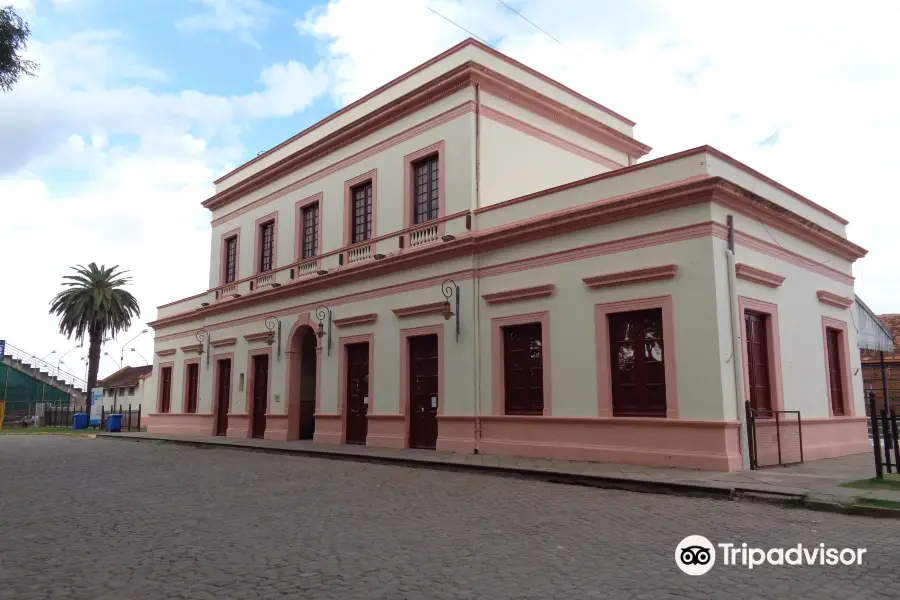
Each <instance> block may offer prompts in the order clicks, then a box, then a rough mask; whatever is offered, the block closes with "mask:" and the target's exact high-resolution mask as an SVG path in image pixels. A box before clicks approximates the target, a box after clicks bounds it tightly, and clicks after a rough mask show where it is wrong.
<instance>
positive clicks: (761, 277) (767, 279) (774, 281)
mask: <svg viewBox="0 0 900 600" xmlns="http://www.w3.org/2000/svg"><path fill="white" fill-rule="evenodd" d="M734 272H735V276H736V277H737V278H738V279H744V280H746V281H752V282H753V283H758V284H760V285H764V286H766V287H770V288H777V287H779V286H780V285H781V284H782V283H784V277H782V276H781V275H776V274H775V273H770V272H768V271H763V270H762V269H757V268H756V267H751V266H750V265H747V264H744V263H738V264H736V265H734Z"/></svg>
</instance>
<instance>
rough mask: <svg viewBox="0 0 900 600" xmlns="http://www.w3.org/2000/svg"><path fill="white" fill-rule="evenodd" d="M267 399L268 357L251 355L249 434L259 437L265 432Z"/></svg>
mask: <svg viewBox="0 0 900 600" xmlns="http://www.w3.org/2000/svg"><path fill="white" fill-rule="evenodd" d="M268 399H269V357H268V356H266V355H265V354H263V355H259V356H254V357H253V409H252V410H253V412H252V413H251V415H250V431H251V433H250V435H252V436H253V437H255V438H261V437H263V436H265V434H266V404H267V401H268Z"/></svg>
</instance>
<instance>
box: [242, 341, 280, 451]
mask: <svg viewBox="0 0 900 600" xmlns="http://www.w3.org/2000/svg"><path fill="white" fill-rule="evenodd" d="M254 356H267V357H268V359H269V369H268V371H269V373H268V374H269V382H268V383H267V384H266V411H265V412H266V414H269V411H270V410H271V408H270V406H269V405H270V402H271V398H272V372H273V371H274V370H275V369H274V368H272V349H271V348H262V349H256V350H247V387H246V388H244V392H245V396H244V398H245V399H244V402H245V404H244V406H246V407H247V433H246V437H248V438H252V437H253V384H254V381H253V380H254V378H255V372H254V371H255V369H254V368H253V357H254ZM266 425H268V421H267V422H266ZM267 429H268V427H267ZM263 436H265V433H263Z"/></svg>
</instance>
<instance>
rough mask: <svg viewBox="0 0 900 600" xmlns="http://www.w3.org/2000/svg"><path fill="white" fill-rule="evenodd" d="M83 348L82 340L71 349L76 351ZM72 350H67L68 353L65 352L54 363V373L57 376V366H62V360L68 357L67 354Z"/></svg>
mask: <svg viewBox="0 0 900 600" xmlns="http://www.w3.org/2000/svg"><path fill="white" fill-rule="evenodd" d="M83 346H84V340H82V341H81V343H80V344H78V345H77V346H75V347H74V348H72V350H77V349H78V348H82V347H83ZM72 350H69V351H68V352H66V353H65V354H63V355H62V356H60V357H59V360H58V361H56V372H57V374H58V373H59V365H61V364H63V359H64V358H65V357H66V356H68V355H69V353H70V352H72Z"/></svg>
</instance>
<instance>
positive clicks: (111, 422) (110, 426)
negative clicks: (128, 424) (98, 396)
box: [106, 414, 122, 433]
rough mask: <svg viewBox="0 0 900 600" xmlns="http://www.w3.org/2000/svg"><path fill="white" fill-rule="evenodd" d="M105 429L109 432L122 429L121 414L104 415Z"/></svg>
mask: <svg viewBox="0 0 900 600" xmlns="http://www.w3.org/2000/svg"><path fill="white" fill-rule="evenodd" d="M106 431H109V432H110V433H115V432H117V431H122V415H121V414H117V415H109V416H107V417H106Z"/></svg>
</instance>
